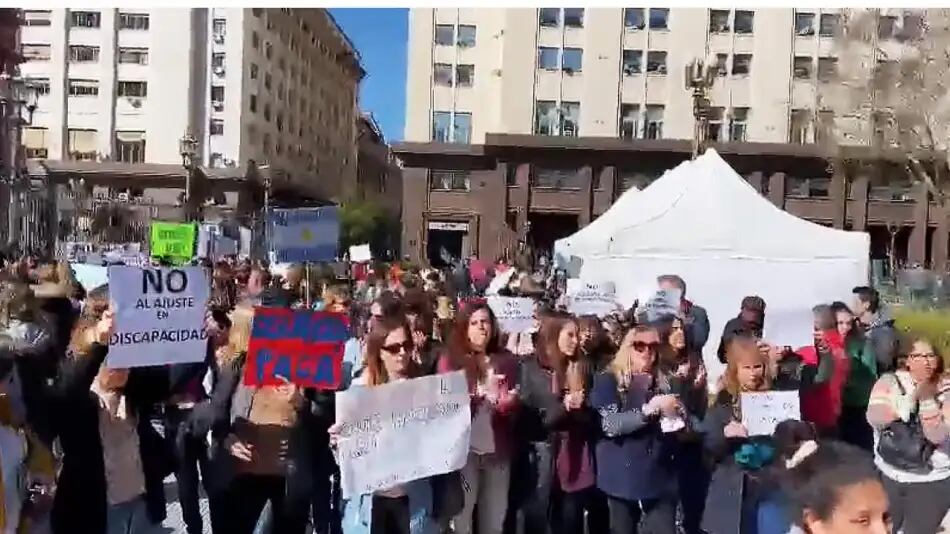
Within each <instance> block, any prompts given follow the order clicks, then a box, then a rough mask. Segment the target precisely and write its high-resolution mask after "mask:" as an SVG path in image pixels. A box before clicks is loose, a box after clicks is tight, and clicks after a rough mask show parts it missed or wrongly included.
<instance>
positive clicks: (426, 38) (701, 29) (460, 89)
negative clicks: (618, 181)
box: [405, 8, 919, 144]
mask: <svg viewBox="0 0 950 534" xmlns="http://www.w3.org/2000/svg"><path fill="white" fill-rule="evenodd" d="M880 19H881V23H880V24H879V26H878V31H877V33H878V35H879V37H880V41H881V48H882V49H887V48H888V47H889V46H890V45H891V44H892V43H896V42H899V41H901V39H902V38H903V36H904V33H906V32H907V31H910V28H911V27H912V26H913V25H914V24H915V23H916V22H917V21H919V16H918V15H915V14H914V13H910V12H905V11H904V10H899V9H894V10H887V9H884V10H881V11H880ZM841 20H842V19H841V13H839V10H838V9H806V10H797V9H787V8H759V9H751V8H750V9H700V8H673V9H668V8H586V9H585V8H541V9H529V8H512V9H484V8H482V9H477V8H419V9H412V10H411V11H410V18H409V21H410V24H409V59H408V80H407V105H406V129H405V140H406V141H410V142H430V141H431V142H452V143H463V144H465V143H474V144H481V143H484V142H485V138H486V135H487V134H491V133H509V134H539V135H552V136H569V137H575V136H581V137H615V138H622V139H690V138H692V137H693V132H694V118H693V101H692V99H691V93H690V91H689V90H687V88H686V87H685V84H684V69H685V66H686V65H687V64H688V63H689V62H690V61H692V60H694V59H703V60H705V61H706V62H707V63H708V64H710V65H712V66H713V68H714V70H715V73H716V76H715V81H714V82H713V84H712V87H711V89H710V92H709V98H710V109H709V127H708V132H707V136H708V138H710V139H712V140H714V141H750V142H765V143H809V142H814V141H821V137H822V135H823V134H827V130H828V122H827V120H828V118H829V116H828V115H827V112H826V111H825V109H826V108H827V107H828V102H827V98H826V96H827V95H826V94H825V93H826V92H827V91H826V90H828V89H829V88H830V87H831V86H833V85H834V84H833V83H831V82H833V81H834V78H835V73H836V70H837V59H836V57H835V56H836V42H835V41H836V39H835V35H836V32H837V31H838V27H839V25H840V24H841Z"/></svg>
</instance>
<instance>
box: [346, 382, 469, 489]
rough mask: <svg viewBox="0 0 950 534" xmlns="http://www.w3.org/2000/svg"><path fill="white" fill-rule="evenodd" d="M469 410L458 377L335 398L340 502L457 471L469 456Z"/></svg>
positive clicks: (370, 389) (465, 387)
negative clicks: (338, 436) (338, 435)
mask: <svg viewBox="0 0 950 534" xmlns="http://www.w3.org/2000/svg"><path fill="white" fill-rule="evenodd" d="M469 404H470V399H469V393H468V382H467V381H466V380H465V374H464V372H462V371H456V372H454V373H447V374H440V375H432V376H425V377H422V378H415V379H412V380H404V381H401V382H394V383H391V384H385V385H382V386H375V387H354V388H351V389H348V390H347V391H341V392H339V393H337V394H336V421H337V423H338V424H339V427H340V438H339V441H338V443H337V451H338V455H337V461H339V463H340V475H341V479H340V486H341V489H342V490H343V498H344V499H350V498H353V497H356V496H359V495H366V494H370V493H372V492H374V491H376V490H380V489H386V488H391V487H393V486H396V485H399V484H404V483H406V482H410V481H413V480H418V479H420V478H426V477H430V476H433V475H440V474H444V473H449V472H451V471H455V470H458V469H461V468H462V466H464V465H465V462H466V461H467V460H468V452H469V439H470V435H471V420H472V416H471V411H470V410H471V408H470V406H469ZM400 451H401V453H400Z"/></svg>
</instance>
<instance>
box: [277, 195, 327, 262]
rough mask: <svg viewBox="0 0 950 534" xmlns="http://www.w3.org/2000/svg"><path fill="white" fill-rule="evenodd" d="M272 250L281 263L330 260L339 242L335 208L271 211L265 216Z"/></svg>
mask: <svg viewBox="0 0 950 534" xmlns="http://www.w3.org/2000/svg"><path fill="white" fill-rule="evenodd" d="M268 221H269V224H270V230H271V232H270V235H271V243H272V250H273V251H274V254H275V255H276V256H277V261H278V262H281V263H300V262H305V261H333V260H335V259H336V252H337V243H338V242H339V240H340V217H339V208H338V207H337V206H326V207H322V208H297V209H287V210H273V211H271V212H270V215H269V217H268Z"/></svg>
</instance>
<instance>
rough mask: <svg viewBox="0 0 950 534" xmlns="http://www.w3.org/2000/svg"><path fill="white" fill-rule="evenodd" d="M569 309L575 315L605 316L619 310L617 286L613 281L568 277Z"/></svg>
mask: <svg viewBox="0 0 950 534" xmlns="http://www.w3.org/2000/svg"><path fill="white" fill-rule="evenodd" d="M565 296H566V299H567V311H569V312H571V313H573V314H574V315H577V316H581V315H596V316H597V317H604V316H605V315H608V314H610V313H613V312H616V311H619V310H620V308H619V307H618V306H617V287H616V286H615V285H614V284H613V282H585V281H584V280H580V279H577V278H568V279H567V291H566V292H565Z"/></svg>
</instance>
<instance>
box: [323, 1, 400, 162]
mask: <svg viewBox="0 0 950 534" xmlns="http://www.w3.org/2000/svg"><path fill="white" fill-rule="evenodd" d="M330 12H331V13H332V14H333V18H335V19H336V21H337V23H339V25H340V26H341V27H342V28H343V31H345V32H346V35H347V36H348V37H349V38H350V40H351V41H353V44H354V45H356V48H357V49H359V51H360V56H361V57H362V59H363V68H364V69H366V78H363V85H362V88H361V89H360V106H361V107H362V108H363V110H364V111H370V112H372V113H373V116H374V117H376V121H377V122H379V125H380V127H381V128H382V129H383V135H385V136H386V140H387V141H389V142H390V143H392V142H394V141H399V140H400V139H402V130H403V123H404V122H405V115H406V41H408V38H409V10H408V9H357V8H346V9H343V8H337V9H331V10H330Z"/></svg>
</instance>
